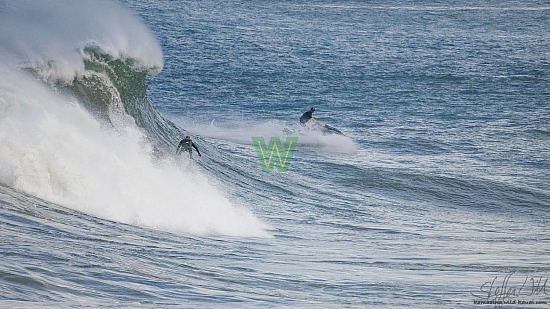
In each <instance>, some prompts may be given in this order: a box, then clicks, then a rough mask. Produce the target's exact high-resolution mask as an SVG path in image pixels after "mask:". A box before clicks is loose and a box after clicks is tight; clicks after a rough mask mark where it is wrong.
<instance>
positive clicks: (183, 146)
mask: <svg viewBox="0 0 550 309" xmlns="http://www.w3.org/2000/svg"><path fill="white" fill-rule="evenodd" d="M193 148H195V150H196V151H197V153H198V154H199V157H202V155H201V152H200V151H199V148H197V145H195V143H193V141H192V140H191V137H190V136H189V135H187V136H186V137H185V138H184V139H182V140H181V142H180V143H179V145H178V148H177V149H176V154H177V155H179V154H180V153H181V151H182V150H184V151H187V152H189V158H190V159H192V158H193Z"/></svg>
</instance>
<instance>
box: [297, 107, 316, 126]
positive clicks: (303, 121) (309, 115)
mask: <svg viewBox="0 0 550 309" xmlns="http://www.w3.org/2000/svg"><path fill="white" fill-rule="evenodd" d="M313 112H314V111H313V110H309V111H307V112H305V113H303V114H302V117H300V123H301V124H306V122H308V121H309V120H310V119H311V118H313Z"/></svg>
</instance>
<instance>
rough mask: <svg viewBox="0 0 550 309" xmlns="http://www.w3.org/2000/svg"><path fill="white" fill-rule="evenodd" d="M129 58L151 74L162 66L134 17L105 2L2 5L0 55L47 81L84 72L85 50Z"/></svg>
mask: <svg viewBox="0 0 550 309" xmlns="http://www.w3.org/2000/svg"><path fill="white" fill-rule="evenodd" d="M91 46H92V47H96V48H99V49H100V50H102V51H103V53H106V54H108V55H110V56H112V57H114V58H117V59H134V60H135V65H136V66H138V67H140V68H147V70H149V71H150V72H152V73H154V72H160V70H162V67H163V54H162V49H161V47H160V45H159V43H158V41H157V40H156V38H155V37H154V35H153V34H152V33H151V32H150V31H149V29H147V27H146V26H145V25H144V24H143V23H142V22H141V21H140V19H139V18H138V17H137V16H134V15H132V14H131V13H130V12H129V11H128V10H126V9H124V8H123V7H121V6H120V5H119V4H117V3H115V2H112V1H106V0H83V1H71V0H43V1H31V0H21V1H7V2H5V3H4V7H3V8H2V10H0V54H2V55H3V56H4V57H7V58H11V59H9V60H11V61H12V62H15V63H16V65H18V66H23V67H30V68H33V69H34V70H36V71H37V72H39V73H40V75H41V77H42V78H44V79H46V80H49V81H57V80H63V81H66V82H70V81H72V80H73V78H74V77H75V76H76V75H77V74H82V73H83V72H84V71H85V68H84V61H83V60H84V58H85V57H86V53H85V52H84V49H85V48H86V47H91Z"/></svg>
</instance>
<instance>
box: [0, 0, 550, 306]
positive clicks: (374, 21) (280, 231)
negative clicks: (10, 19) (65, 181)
mask: <svg viewBox="0 0 550 309" xmlns="http://www.w3.org/2000/svg"><path fill="white" fill-rule="evenodd" d="M123 4H124V6H126V7H128V9H130V10H132V11H133V12H135V14H137V15H139V17H140V18H142V19H143V23H144V24H145V25H147V27H149V29H150V30H151V32H152V33H153V34H154V36H155V37H156V38H157V39H158V41H159V42H160V46H161V49H162V52H163V54H164V67H163V69H162V71H161V72H160V73H159V74H158V75H156V76H152V77H149V78H148V79H147V86H148V90H147V94H148V97H149V98H150V100H151V102H152V104H153V105H154V107H155V108H156V109H157V110H158V111H159V112H160V114H162V115H163V116H164V117H165V118H167V119H169V120H171V121H172V122H173V123H175V124H176V125H177V126H178V127H180V128H181V129H184V130H187V131H189V132H190V134H191V135H192V136H193V137H194V138H195V139H196V141H197V144H198V146H199V147H200V149H201V152H202V153H203V157H202V158H201V159H200V160H195V161H193V162H192V163H189V162H188V161H185V160H183V159H182V158H178V159H172V160H175V162H176V164H177V165H178V166H179V165H182V166H184V168H182V171H181V172H182V173H183V175H187V176H175V175H172V173H170V172H167V170H168V169H164V163H159V165H160V166H161V167H160V168H162V169H161V172H160V173H158V174H159V175H160V176H159V178H162V177H163V175H167V176H166V177H169V179H170V182H168V181H166V182H164V181H163V180H158V179H157V173H156V172H153V171H151V172H149V168H148V169H144V170H145V171H144V172H143V175H144V176H146V177H147V178H149V177H150V178H151V179H150V183H152V184H151V186H148V187H146V188H141V187H139V190H141V191H144V190H145V191H146V192H147V194H143V195H141V194H140V193H139V192H138V189H136V192H133V193H134V194H137V196H138V198H139V199H148V198H150V197H153V198H151V201H150V204H147V205H148V206H147V207H151V209H157V208H155V207H158V210H156V212H166V214H165V215H166V216H159V217H158V219H156V221H155V220H152V221H148V220H146V219H144V218H138V219H136V220H135V221H133V220H127V219H126V217H127V216H126V214H127V213H126V211H127V208H124V211H122V210H121V211H120V212H117V213H116V214H111V213H108V214H107V215H102V214H103V212H100V213H99V215H98V211H94V212H92V213H91V215H90V211H89V208H86V207H84V206H83V207H76V206H74V205H72V204H70V203H69V205H67V202H63V201H64V200H63V199H48V198H47V197H48V196H49V195H44V194H42V195H40V194H33V193H32V192H29V191H30V190H21V189H20V188H19V187H16V186H15V185H13V186H6V185H3V186H2V187H0V188H1V191H0V194H1V196H0V207H1V210H2V212H1V216H0V224H1V226H2V229H1V230H2V234H1V235H2V236H1V243H0V254H1V256H2V257H3V262H1V263H0V291H2V293H0V294H1V295H0V306H3V305H5V306H6V307H13V306H15V307H17V306H19V307H22V308H23V307H29V306H31V307H32V306H40V304H43V303H45V304H47V305H49V306H53V307H63V306H66V307H71V306H79V305H87V306H91V307H101V306H107V307H110V306H115V307H116V306H121V307H150V306H153V307H162V306H175V307H200V308H204V307H207V308H211V307H224V308H225V307H261V306H270V307H297V308H307V307H311V308H317V307H331V308H342V307H358V308H364V307H373V308H396V307H422V308H445V307H450V308H472V307H477V306H478V305H477V304H475V303H474V301H494V302H499V301H502V302H504V301H510V302H511V301H515V304H500V305H502V306H503V307H509V308H516V307H517V308H531V307H532V308H545V307H547V306H548V303H550V285H549V286H547V284H546V282H547V280H548V279H549V278H550V266H549V262H550V259H549V257H550V236H549V228H548V226H549V223H550V215H549V210H550V185H549V182H548V180H550V172H549V171H550V54H549V52H548V51H549V50H550V6H549V5H548V4H547V3H544V2H542V1H531V2H521V1H488V2H483V3H477V2H463V1H462V2H454V1H437V2H415V3H410V2H407V1H390V2H387V1H374V2H365V1H323V0H320V1H273V2H269V3H267V2H263V1H244V2H243V1H226V2H223V3H219V2H216V1H183V2H172V1H161V0H149V1H123ZM0 102H1V101H0ZM0 106H1V105H0ZM311 106H315V107H316V112H315V117H316V119H317V120H318V122H319V123H322V124H330V125H332V126H334V127H336V128H338V129H340V130H341V131H342V132H344V134H345V136H334V135H322V134H320V133H318V132H308V131H305V132H304V131H303V129H302V128H301V127H300V126H299V125H297V121H298V118H299V117H300V115H301V114H302V113H303V112H304V111H306V110H307V109H309V107H311ZM0 111H1V109H0ZM285 128H287V129H288V128H290V129H293V130H297V131H298V132H301V133H300V134H299V135H298V138H299V145H298V146H297V149H296V152H295V154H294V159H293V160H292V162H291V165H290V168H289V170H288V172H286V173H281V172H277V171H276V170H275V171H273V172H272V173H265V172H262V169H261V165H260V162H259V160H258V158H257V156H256V152H255V149H254V146H253V145H252V137H254V136H264V137H265V138H266V139H268V138H269V137H271V136H277V137H280V138H281V139H284V138H285V135H284V133H283V131H284V129H285ZM176 138H179V136H178V137H174V139H176ZM175 146H176V144H174V145H173V147H174V149H173V150H175ZM131 150H133V149H131ZM170 150H172V149H170ZM136 151H137V150H136ZM130 158H133V156H131V157H130ZM136 162H137V163H139V162H141V161H140V160H138V159H136V160H135V161H132V162H130V163H133V165H131V169H132V170H133V169H139V166H136V165H135V164H136ZM170 166H171V165H170ZM188 168H189V169H190V170H191V172H189V171H188V170H187V169H188ZM123 170H124V169H123ZM151 170H154V169H152V168H151ZM1 171H2V169H0V172H1ZM189 173H191V176H189ZM128 174H129V175H130V176H131V177H129V178H132V177H136V174H135V171H132V172H128ZM121 177H122V176H121ZM180 178H184V180H180ZM132 179H133V178H132ZM189 179H190V180H189ZM120 183H122V184H127V183H132V182H129V180H128V182H127V181H124V182H120ZM172 183H175V184H174V188H172ZM197 183H199V185H196V184H197ZM113 184H116V185H119V182H114V181H113ZM180 184H181V188H182V190H184V192H185V193H184V194H185V195H186V196H187V197H188V198H190V199H192V204H193V207H187V206H185V207H183V206H181V208H182V209H183V210H180V209H179V208H180V207H179V206H177V205H176V206H174V207H170V208H162V207H161V206H158V205H164V204H171V203H172V199H171V198H169V197H166V195H172V194H174V195H177V194H178V186H180ZM137 185H141V184H140V183H138V184H137ZM120 187H121V188H122V187H123V186H122V185H120ZM186 187H187V188H191V189H189V190H191V191H192V192H188V191H185V190H188V189H186ZM214 188H215V189H214ZM100 189H101V188H100ZM118 190H123V189H119V188H118V187H117V189H113V191H117V192H118ZM21 191H22V192H21ZM100 192H106V194H105V195H106V197H107V199H106V201H105V200H100V201H99V202H98V203H100V204H101V205H103V204H102V203H106V204H108V205H109V204H113V205H118V204H120V203H123V202H126V201H127V200H126V199H125V198H120V197H119V196H118V195H116V194H114V193H112V192H111V190H109V189H105V191H100ZM157 192H160V194H158V195H157ZM220 192H221V193H220ZM218 195H221V196H223V198H222V197H219V198H218ZM53 196H56V195H53ZM111 196H113V200H111V201H109V199H110V198H111ZM208 197H212V200H210V199H209V198H208ZM115 198H116V199H115ZM84 201H88V199H84ZM131 201H132V202H135V203H137V204H139V205H140V206H139V207H141V204H140V203H138V201H134V200H131ZM93 202H94V203H92V202H90V205H91V206H87V207H96V206H95V205H96V202H97V201H96V200H95V199H94V200H93ZM58 204H60V205H58ZM76 204H78V205H88V204H87V203H85V202H83V200H82V199H80V200H79V199H77V202H76ZM219 204H223V205H225V204H231V205H238V206H239V207H243V208H245V209H246V212H245V213H244V214H241V213H240V212H238V213H237V214H236V215H235V214H234V213H233V212H231V211H228V210H227V209H229V208H228V207H220V208H216V207H217V205H219ZM129 205H130V206H128V207H129V208H130V209H131V208H132V205H134V204H132V203H129ZM178 205H179V204H178ZM214 205H216V207H215V206H214ZM136 208H137V206H136ZM176 208H178V210H176ZM94 209H95V208H94ZM226 211H227V214H226ZM154 212H155V211H151V213H149V212H147V211H143V212H137V213H138V216H143V217H148V216H151V217H154V218H157V217H156V216H155V215H156V214H153V213H154ZM202 212H204V213H202ZM120 213H123V214H124V215H120V216H118V215H119V214H120ZM128 213H130V214H132V213H133V212H131V211H129V210H128ZM219 213H223V214H222V215H219ZM128 216H130V215H128ZM178 216H181V217H186V218H189V219H187V220H183V219H182V221H181V222H180V221H178V220H177V219H176V217H178ZM223 216H226V217H227V218H230V220H228V221H232V223H233V224H230V223H226V222H222V221H223V220H222V219H220V217H222V218H223ZM250 216H252V219H250ZM98 217H99V218H98ZM100 218H101V219H100ZM172 218H174V220H175V221H174V222H173V221H172ZM243 218H246V219H243ZM106 219H107V220H106ZM136 222H137V223H136ZM197 222H199V223H197ZM258 222H260V223H261V224H260V223H258ZM127 223H129V224H127ZM134 223H135V224H134ZM263 224H265V225H263ZM144 225H145V227H142V226H144ZM243 225H245V226H248V225H250V226H251V227H250V229H241V228H242V226H243ZM166 226H168V227H166ZM175 226H176V227H175ZM157 227H158V228H157ZM539 279H540V280H539ZM526 282H527V283H526ZM491 283H492V284H493V288H491ZM497 287H501V288H503V289H504V288H505V289H506V290H509V289H510V288H512V289H515V291H519V290H520V289H521V291H519V292H518V293H515V294H514V293H507V294H506V293H502V289H500V290H498V289H497ZM520 301H533V302H534V303H533V304H522V305H519V304H518V302H520ZM536 302H539V303H536ZM492 305H493V306H494V305H495V303H493V304H492ZM496 305H497V306H499V304H498V303H496Z"/></svg>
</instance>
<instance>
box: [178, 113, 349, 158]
mask: <svg viewBox="0 0 550 309" xmlns="http://www.w3.org/2000/svg"><path fill="white" fill-rule="evenodd" d="M172 121H173V122H175V123H180V124H183V123H185V124H186V128H187V129H188V130H189V131H191V132H195V133H197V134H200V135H202V136H207V137H212V138H217V139H221V140H226V141H230V142H233V143H238V144H243V145H252V137H256V136H263V137H264V138H266V140H269V138H271V137H279V138H281V139H283V140H284V138H285V137H286V136H288V134H287V133H285V129H290V130H291V131H293V132H295V133H293V134H294V135H296V136H298V146H299V147H307V148H313V149H317V150H322V151H326V152H336V153H349V154H353V153H356V152H357V145H356V144H355V143H354V142H353V140H352V139H351V138H349V137H347V136H342V135H336V134H328V135H324V134H322V133H321V132H319V131H316V130H307V129H304V128H303V127H301V126H300V125H292V124H290V125H289V124H285V123H283V122H281V121H276V120H268V121H263V122H253V123H249V122H248V121H246V120H234V121H230V122H224V123H218V122H215V121H214V122H210V123H208V124H206V123H197V122H192V121H191V120H189V119H183V118H174V119H172Z"/></svg>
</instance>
